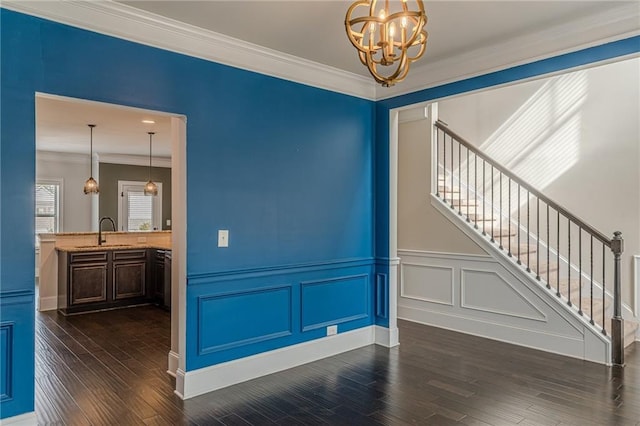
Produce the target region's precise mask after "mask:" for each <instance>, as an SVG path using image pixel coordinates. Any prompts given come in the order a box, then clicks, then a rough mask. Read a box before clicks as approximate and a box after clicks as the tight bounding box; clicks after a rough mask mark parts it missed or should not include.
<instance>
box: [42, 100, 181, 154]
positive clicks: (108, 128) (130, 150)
mask: <svg viewBox="0 0 640 426" xmlns="http://www.w3.org/2000/svg"><path fill="white" fill-rule="evenodd" d="M142 120H153V121H155V124H145V123H143V122H142ZM87 124H95V125H96V127H95V128H94V129H93V152H94V153H97V154H98V155H100V154H124V155H140V156H149V135H148V134H147V132H155V133H156V134H155V135H154V136H153V156H154V157H166V158H169V157H171V118H170V117H169V116H168V115H161V114H159V113H153V112H150V111H145V110H141V109H136V108H127V107H122V106H118V105H110V104H105V103H100V102H90V101H84V100H79V99H72V98H62V97H53V96H51V97H50V96H37V97H36V147H37V149H38V150H40V151H54V152H63V153H78V154H87V155H89V138H90V131H89V128H88V127H87Z"/></svg>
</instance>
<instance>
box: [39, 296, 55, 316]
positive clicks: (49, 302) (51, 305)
mask: <svg viewBox="0 0 640 426" xmlns="http://www.w3.org/2000/svg"><path fill="white" fill-rule="evenodd" d="M56 309H58V297H57V296H51V297H41V298H39V299H38V311H40V312H45V311H55V310H56Z"/></svg>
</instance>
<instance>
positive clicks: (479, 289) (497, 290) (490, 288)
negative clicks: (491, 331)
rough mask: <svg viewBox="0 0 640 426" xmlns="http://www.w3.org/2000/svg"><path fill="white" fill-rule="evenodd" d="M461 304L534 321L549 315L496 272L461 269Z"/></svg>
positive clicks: (469, 307) (542, 319) (464, 307)
mask: <svg viewBox="0 0 640 426" xmlns="http://www.w3.org/2000/svg"><path fill="white" fill-rule="evenodd" d="M460 274H461V276H460V307H462V308H463V309H475V310H478V311H484V312H490V313H493V314H500V315H507V316H513V317H517V318H524V319H528V320H533V321H545V322H546V320H547V316H546V315H545V314H544V312H542V311H541V310H540V309H538V308H537V307H536V304H535V302H534V301H533V300H531V299H530V298H528V297H527V296H525V295H524V294H523V293H522V292H520V291H519V290H518V289H517V288H515V287H514V286H513V285H511V284H509V281H508V280H506V279H504V278H503V277H502V276H501V275H500V274H499V273H498V272H496V271H486V270H482V269H464V268H463V269H461V270H460Z"/></svg>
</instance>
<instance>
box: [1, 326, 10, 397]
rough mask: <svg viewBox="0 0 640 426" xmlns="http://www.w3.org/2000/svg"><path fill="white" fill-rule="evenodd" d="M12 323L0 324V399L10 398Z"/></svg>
mask: <svg viewBox="0 0 640 426" xmlns="http://www.w3.org/2000/svg"><path fill="white" fill-rule="evenodd" d="M12 335H13V325H12V324H2V325H0V401H3V400H5V399H9V398H11V384H12V355H13V354H12V352H13V338H12Z"/></svg>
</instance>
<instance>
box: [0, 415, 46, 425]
mask: <svg viewBox="0 0 640 426" xmlns="http://www.w3.org/2000/svg"><path fill="white" fill-rule="evenodd" d="M37 424H38V419H37V417H36V413H35V412H31V413H25V414H20V415H19V416H13V417H9V418H7V419H0V426H9V425H11V426H35V425H37Z"/></svg>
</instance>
